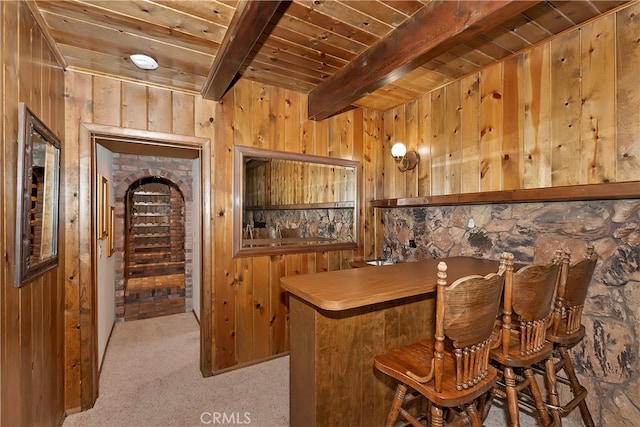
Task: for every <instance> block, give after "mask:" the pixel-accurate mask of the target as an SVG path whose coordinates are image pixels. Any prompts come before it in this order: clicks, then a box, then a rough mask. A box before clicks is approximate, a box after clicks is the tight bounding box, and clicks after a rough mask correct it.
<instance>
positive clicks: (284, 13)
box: [26, 0, 627, 119]
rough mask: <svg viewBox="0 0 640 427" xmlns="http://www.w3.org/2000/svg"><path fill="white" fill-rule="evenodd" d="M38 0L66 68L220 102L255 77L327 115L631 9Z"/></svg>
mask: <svg viewBox="0 0 640 427" xmlns="http://www.w3.org/2000/svg"><path fill="white" fill-rule="evenodd" d="M26 1H27V3H28V5H29V7H30V8H31V10H32V12H33V13H34V15H35V16H36V19H37V20H38V21H39V23H40V24H41V26H42V27H43V28H44V29H45V33H46V35H47V37H48V38H49V41H50V43H51V44H52V45H53V46H54V50H56V53H57V55H58V57H59V60H60V61H61V62H62V63H63V66H64V67H65V68H66V69H69V70H76V71H81V72H89V73H92V74H98V75H105V76H114V77H117V78H121V79H126V80H131V81H139V82H144V83H148V84H152V85H158V86H162V87H167V88H171V89H175V90H181V91H187V92H192V93H202V94H203V96H204V97H205V98H207V99H216V100H217V99H219V98H220V97H221V96H222V95H223V94H224V93H225V92H226V91H227V90H228V89H229V88H230V87H231V86H232V85H233V83H234V82H235V81H236V80H237V79H238V78H246V79H250V80H254V81H257V82H261V83H266V84H270V85H274V86H278V87H283V88H287V89H291V90H295V91H299V92H303V93H306V94H308V95H309V116H310V117H312V118H315V119H323V118H325V117H328V116H330V115H332V114H335V113H336V112H338V111H342V110H344V109H347V108H350V107H351V106H359V107H366V108H371V109H375V110H380V111H386V110H389V109H391V108H393V107H396V106H398V105H400V104H403V103H406V102H409V101H411V100H413V99H415V98H416V97H418V96H420V95H422V94H424V93H427V92H429V91H431V90H433V89H435V88H437V87H439V86H442V85H443V84H446V83H448V82H450V81H452V80H455V79H457V78H459V77H462V76H464V75H467V74H469V73H472V72H474V71H476V70H478V69H480V68H482V67H484V66H486V65H488V64H490V63H492V62H495V61H498V60H500V59H502V58H505V57H507V56H509V55H512V54H513V53H516V52H519V51H521V50H523V49H526V48H527V47H529V46H532V45H534V44H537V43H539V42H541V41H543V40H545V39H547V38H549V37H552V36H554V35H556V34H558V33H561V32H563V31H565V30H567V29H570V28H572V27H575V26H576V25H579V24H581V23H583V22H585V21H587V20H590V19H592V18H594V17H596V16H598V15H601V14H603V13H607V12H609V11H611V10H613V9H615V8H618V7H619V6H620V5H621V4H623V3H627V1H615V0H607V1H594V0H585V1H542V2H534V1H500V2H497V1H488V2H479V1H453V0H448V1H431V0H372V1H362V0H294V1H254V2H245V1H235V0H154V1H139V0H138V1H136V0H131V1H123V0H113V1H107V0H87V1H80V0H26ZM134 53H145V54H147V55H150V56H152V57H153V58H155V59H156V60H157V62H158V63H159V64H160V67H159V68H158V69H157V70H154V71H143V70H139V69H137V68H136V67H135V66H134V65H133V64H132V63H131V60H130V59H129V55H131V54H134Z"/></svg>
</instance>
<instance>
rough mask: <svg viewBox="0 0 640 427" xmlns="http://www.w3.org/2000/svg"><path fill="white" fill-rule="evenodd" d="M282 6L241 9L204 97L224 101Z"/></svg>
mask: <svg viewBox="0 0 640 427" xmlns="http://www.w3.org/2000/svg"><path fill="white" fill-rule="evenodd" d="M281 3H282V2H281V1H280V0H277V1H271V0H269V1H267V0H265V1H261V2H252V1H246V2H243V3H241V4H240V5H239V6H238V8H237V9H236V12H235V14H234V15H233V18H232V20H231V23H230V24H229V28H228V29H227V32H226V33H225V35H224V39H223V40H222V44H221V45H220V49H219V50H218V53H217V54H216V57H215V59H214V60H213V64H212V65H211V70H210V71H209V74H208V75H207V79H206V81H205V85H204V87H203V88H202V96H203V98H205V99H212V100H215V101H219V100H220V99H222V97H223V96H224V94H225V93H226V92H227V90H229V88H230V87H231V85H232V83H233V79H234V78H235V77H236V75H237V73H238V71H239V70H240V68H241V67H242V64H243V63H244V61H245V59H246V58H247V55H248V54H249V53H250V52H251V50H252V49H253V47H254V45H255V44H256V42H257V41H258V39H259V38H260V36H262V32H263V31H264V29H265V27H266V26H267V24H269V21H270V20H271V18H272V17H273V15H274V14H275V13H276V10H277V9H278V7H279V6H280V4H281Z"/></svg>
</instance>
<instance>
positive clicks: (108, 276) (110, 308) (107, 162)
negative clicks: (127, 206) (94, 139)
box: [96, 144, 116, 368]
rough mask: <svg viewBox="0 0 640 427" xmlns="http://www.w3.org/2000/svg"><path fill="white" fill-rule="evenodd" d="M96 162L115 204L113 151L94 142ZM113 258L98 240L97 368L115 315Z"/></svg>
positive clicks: (101, 241)
mask: <svg viewBox="0 0 640 427" xmlns="http://www.w3.org/2000/svg"><path fill="white" fill-rule="evenodd" d="M96 164H97V171H98V174H100V175H102V176H104V177H105V178H106V179H107V181H108V182H109V199H110V201H109V203H110V205H111V206H113V205H114V204H115V188H114V186H113V153H112V152H111V151H109V150H107V149H106V148H104V147H103V146H101V145H100V144H96ZM115 294H116V289H115V260H114V257H112V256H107V240H106V238H105V239H102V240H98V295H97V300H98V307H97V309H98V313H97V315H98V368H100V365H101V364H102V359H103V356H104V352H105V350H106V347H107V341H108V339H109V334H110V333H111V329H112V328H113V324H114V322H115V317H116V295H115Z"/></svg>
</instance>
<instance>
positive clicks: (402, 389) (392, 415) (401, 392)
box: [385, 384, 407, 427]
mask: <svg viewBox="0 0 640 427" xmlns="http://www.w3.org/2000/svg"><path fill="white" fill-rule="evenodd" d="M406 394H407V387H406V386H405V385H404V384H398V387H397V388H396V394H395V396H394V397H393V402H391V409H389V415H388V416H387V423H386V424H385V426H386V427H393V425H394V424H395V422H396V420H397V419H398V412H399V411H400V406H401V405H402V403H403V402H404V396H405V395H406Z"/></svg>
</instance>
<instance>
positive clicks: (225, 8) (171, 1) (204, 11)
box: [154, 0, 236, 27]
mask: <svg viewBox="0 0 640 427" xmlns="http://www.w3.org/2000/svg"><path fill="white" fill-rule="evenodd" d="M154 2H155V3H158V4H161V5H163V6H166V7H167V8H170V9H174V10H177V11H180V12H184V13H187V14H189V15H191V16H195V17H198V18H203V19H206V20H207V21H210V22H213V23H216V24H219V25H222V26H223V27H228V26H229V22H231V18H233V13H234V12H235V10H236V6H230V5H227V4H224V3H221V2H218V1H215V0H208V1H184V0H177V1H176V0H154Z"/></svg>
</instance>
